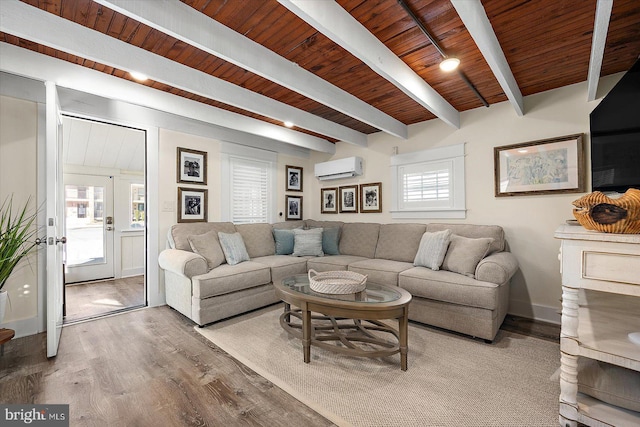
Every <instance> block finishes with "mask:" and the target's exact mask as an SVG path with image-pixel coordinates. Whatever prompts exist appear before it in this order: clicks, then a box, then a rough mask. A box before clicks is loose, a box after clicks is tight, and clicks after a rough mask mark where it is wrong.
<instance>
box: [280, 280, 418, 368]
mask: <svg viewBox="0 0 640 427" xmlns="http://www.w3.org/2000/svg"><path fill="white" fill-rule="evenodd" d="M275 289H276V294H277V295H278V297H279V298H280V299H282V300H283V301H284V303H285V304H284V313H282V315H281V316H280V325H282V327H283V328H284V330H286V331H287V332H288V333H289V334H291V335H292V336H294V337H296V338H299V339H301V340H302V345H303V354H304V362H305V363H309V361H310V360H311V346H312V345H314V346H317V347H322V348H325V349H328V350H330V351H335V352H338V353H342V354H348V355H352V356H362V357H384V356H390V355H393V354H396V353H400V369H402V370H403V371H406V370H407V350H408V339H407V334H408V324H409V323H408V322H409V318H408V315H409V303H410V302H411V294H409V292H407V291H405V290H404V289H402V288H399V287H395V286H385V285H378V284H375V283H367V287H366V289H365V290H364V291H362V292H358V293H356V294H348V295H333V294H322V293H318V292H314V291H313V290H311V288H310V287H309V278H308V277H307V276H306V275H299V276H293V277H289V278H286V279H284V280H282V282H281V283H276V284H275ZM291 306H295V307H297V309H292V308H291ZM312 313H317V314H312ZM383 319H398V329H395V328H393V327H391V326H389V325H387V324H386V323H383V322H380V321H379V320H383ZM387 338H390V340H389V339H387Z"/></svg>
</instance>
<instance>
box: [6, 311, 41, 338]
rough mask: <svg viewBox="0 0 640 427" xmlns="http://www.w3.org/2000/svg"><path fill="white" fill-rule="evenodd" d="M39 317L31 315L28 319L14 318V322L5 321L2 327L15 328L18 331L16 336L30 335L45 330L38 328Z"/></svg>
mask: <svg viewBox="0 0 640 427" xmlns="http://www.w3.org/2000/svg"><path fill="white" fill-rule="evenodd" d="M38 323H39V322H38V317H37V316H34V317H30V318H28V319H20V320H14V321H13V322H7V323H3V324H2V327H3V328H7V329H13V330H14V331H16V336H15V337H16V338H22V337H26V336H29V335H35V334H38V333H40V332H43V331H41V330H40V328H38Z"/></svg>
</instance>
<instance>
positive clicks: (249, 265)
mask: <svg viewBox="0 0 640 427" xmlns="http://www.w3.org/2000/svg"><path fill="white" fill-rule="evenodd" d="M314 228H322V229H323V230H325V231H324V233H325V235H326V236H329V235H330V234H331V235H333V236H338V238H337V240H335V241H334V242H328V243H327V242H323V243H327V244H330V245H331V243H332V245H333V248H332V249H327V248H325V249H326V252H328V253H332V254H331V255H328V254H325V255H324V256H294V255H280V254H277V253H282V248H281V246H282V242H281V241H279V240H278V236H280V235H281V234H282V231H283V230H294V229H298V230H300V229H314ZM329 229H331V231H332V233H328V231H329ZM444 230H451V233H452V237H451V239H452V240H451V243H450V244H449V246H448V248H446V250H447V253H446V257H445V259H444V263H443V264H442V267H440V269H438V270H434V269H432V268H427V267H423V266H414V260H415V258H416V253H417V252H418V250H419V248H420V242H421V239H422V237H423V235H424V234H425V232H428V233H430V234H429V235H431V233H437V232H441V233H442V232H444ZM218 232H222V233H229V234H230V233H236V232H237V233H239V234H240V236H242V241H243V242H244V245H245V247H246V252H247V254H248V257H249V260H248V261H244V262H240V263H238V264H235V265H229V264H228V263H226V262H225V256H224V254H223V251H222V250H221V247H220V243H219V241H218V238H217V236H218ZM446 233H449V232H446ZM299 234H300V233H299ZM274 236H275V237H274ZM454 239H455V240H454ZM505 245H506V243H505V238H504V231H503V229H502V228H501V227H499V226H493V225H468V224H439V223H433V224H406V223H402V224H377V223H343V222H340V221H315V220H303V221H287V222H281V223H276V224H242V225H234V224H232V223H229V222H211V223H190V224H176V225H174V226H172V227H171V229H170V230H169V233H168V242H167V249H165V250H164V251H162V252H161V254H160V256H159V264H160V267H161V268H162V269H163V270H164V277H165V289H166V299H167V304H168V305H169V306H171V307H173V308H174V309H176V310H177V311H179V312H180V313H182V314H184V315H185V316H187V317H188V318H190V319H192V320H193V321H194V322H196V323H197V324H198V325H201V326H202V325H205V324H208V323H212V322H215V321H218V320H221V319H224V318H227V317H230V316H234V315H237V314H240V313H244V312H247V311H250V310H253V309H257V308H260V307H264V306H267V305H270V304H273V303H276V302H277V301H278V299H277V298H276V296H275V292H274V289H273V283H276V282H277V281H279V280H282V279H283V278H285V277H288V276H291V275H295V274H305V273H307V271H308V270H309V269H314V270H316V271H318V272H322V271H330V270H350V271H355V272H358V273H362V274H366V275H367V276H368V281H369V282H375V283H381V284H386V285H391V286H400V287H402V288H404V289H406V290H407V291H409V292H410V293H411V294H412V295H413V300H412V302H411V305H410V307H409V319H410V320H414V321H417V322H421V323H425V324H428V325H433V326H437V327H440V328H445V329H448V330H451V331H456V332H460V333H463V334H467V335H471V336H474V337H479V338H483V339H485V340H487V341H491V340H493V338H494V337H495V335H496V333H497V332H498V329H499V328H500V325H501V324H502V321H503V320H504V317H505V315H506V313H507V308H508V303H509V282H510V279H511V277H512V276H513V274H514V273H515V272H516V271H517V269H518V263H517V260H516V258H515V257H514V255H513V254H511V253H510V252H507V251H506V250H505ZM338 253H339V254H338Z"/></svg>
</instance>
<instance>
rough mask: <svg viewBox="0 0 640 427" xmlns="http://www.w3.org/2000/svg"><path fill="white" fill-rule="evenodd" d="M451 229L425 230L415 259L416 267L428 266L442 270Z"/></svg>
mask: <svg viewBox="0 0 640 427" xmlns="http://www.w3.org/2000/svg"><path fill="white" fill-rule="evenodd" d="M450 238H451V230H448V229H447V230H442V231H437V232H435V233H430V232H428V231H427V232H425V233H424V234H423V235H422V239H420V247H419V248H418V252H417V253H416V257H415V259H414V260H413V265H415V266H416V267H427V268H430V269H432V270H434V271H436V270H440V266H441V265H442V261H444V256H445V255H446V253H447V248H448V247H449V240H450Z"/></svg>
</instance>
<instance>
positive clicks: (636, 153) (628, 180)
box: [591, 130, 640, 193]
mask: <svg viewBox="0 0 640 427" xmlns="http://www.w3.org/2000/svg"><path fill="white" fill-rule="evenodd" d="M591 182H592V189H593V191H601V192H603V193H610V192H617V193H624V192H625V191H627V190H628V189H629V188H636V189H639V190H640V130H639V131H637V132H630V133H622V134H613V135H611V134H610V135H597V134H596V135H591Z"/></svg>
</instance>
